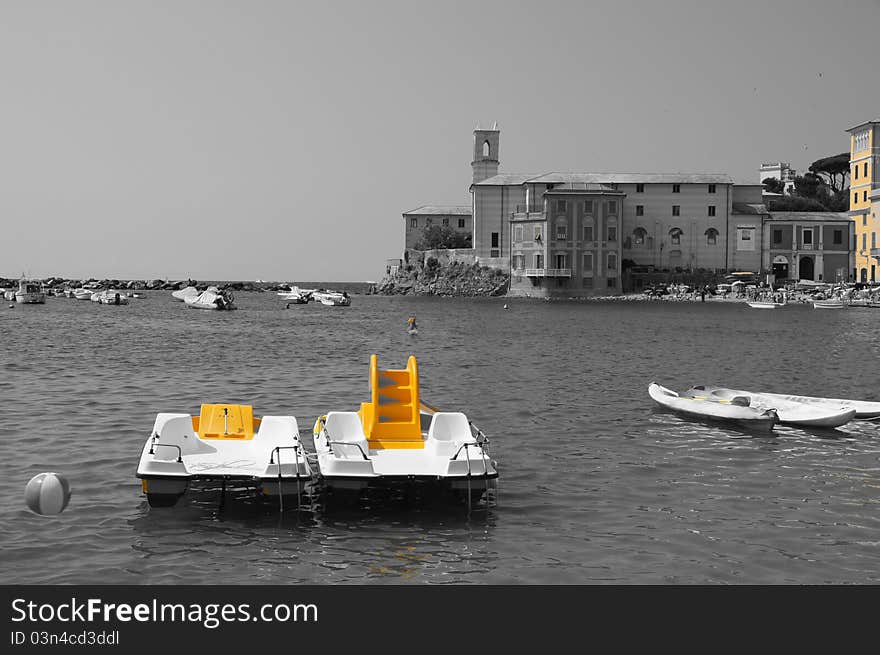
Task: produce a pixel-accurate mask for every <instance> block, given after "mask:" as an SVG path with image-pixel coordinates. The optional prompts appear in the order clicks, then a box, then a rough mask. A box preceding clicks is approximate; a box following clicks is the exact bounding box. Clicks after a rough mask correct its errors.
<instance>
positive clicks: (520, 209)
mask: <svg viewBox="0 0 880 655" xmlns="http://www.w3.org/2000/svg"><path fill="white" fill-rule="evenodd" d="M510 219H511V220H513V221H526V220H543V219H544V210H543V209H538V208H537V207H532V208H531V209H529V207H528V206H527V205H517V206H516V211H513V212H511V213H510Z"/></svg>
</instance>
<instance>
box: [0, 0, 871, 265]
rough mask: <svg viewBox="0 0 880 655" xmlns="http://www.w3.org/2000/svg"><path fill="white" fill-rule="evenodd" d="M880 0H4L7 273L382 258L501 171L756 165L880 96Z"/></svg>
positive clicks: (751, 172) (820, 145)
mask: <svg viewBox="0 0 880 655" xmlns="http://www.w3.org/2000/svg"><path fill="white" fill-rule="evenodd" d="M878 61H880V0H850V1H848V2H846V3H831V2H827V1H826V2H814V1H802V2H787V1H785V2H783V1H775V0H764V1H763V2H757V1H753V0H738V1H737V2H730V1H729V0H727V1H725V2H720V1H718V0H705V1H702V2H690V1H683V0H682V1H676V0H669V1H667V2H662V3H659V2H640V3H639V2H626V1H624V0H611V1H607V2H606V1H600V2H587V1H583V0H582V1H580V2H554V1H552V0H549V1H547V0H542V1H541V2H534V1H533V0H532V1H529V2H520V1H518V0H511V1H508V2H489V1H486V2H483V1H480V0H470V1H467V2H458V1H449V2H445V1H440V0H434V1H432V2H425V1H422V0H408V1H402V2H385V1H383V0H374V1H372V2H333V1H332V0H327V1H324V2H309V3H306V2H293V1H286V2H282V1H277V2H275V1H268V0H240V1H237V2H229V1H225V2H224V1H219V0H216V1H190V0H150V1H147V0H144V1H137V0H101V1H98V0H76V1H66V0H57V1H52V0H0V81H2V84H3V93H2V96H0V97H2V100H0V244H2V245H3V246H4V247H3V248H2V255H0V276H9V277H13V276H18V275H21V274H22V273H25V274H27V275H30V276H34V277H47V276H49V275H59V276H63V277H96V278H105V277H111V278H120V279H131V278H136V279H152V278H162V279H168V278H171V279H184V278H188V277H191V278H194V279H203V280H256V279H262V280H279V281H297V280H301V281H312V280H315V281H364V280H378V279H380V278H381V276H382V274H383V271H384V266H385V260H386V259H387V258H393V257H400V256H401V252H402V249H403V243H404V222H403V218H402V216H401V214H402V213H403V212H405V211H407V210H410V209H414V208H416V207H419V206H421V205H425V204H461V205H468V204H470V193H469V190H468V186H469V184H470V181H471V168H470V162H471V159H472V153H473V130H474V128H475V127H476V126H477V125H478V124H479V125H481V126H483V127H490V126H491V125H492V124H493V122H495V121H497V122H498V127H499V128H500V130H501V138H500V148H499V150H500V157H499V159H500V162H501V167H500V170H501V172H509V173H536V174H539V173H545V172H551V171H579V172H645V173H648V172H693V173H697V172H713V173H727V174H729V175H731V176H732V177H733V178H734V179H735V180H737V181H743V182H748V183H756V182H758V179H757V178H758V167H759V166H760V164H761V163H762V162H771V161H780V160H781V161H788V162H791V164H792V165H793V166H794V167H795V168H796V169H797V170H798V171H799V172H802V171H805V170H806V168H807V167H808V166H809V164H810V163H811V162H812V161H814V160H816V159H818V158H820V157H823V156H827V155H832V154H837V153H840V152H845V151H847V150H848V149H849V140H848V135H847V134H846V133H845V130H846V129H847V128H849V127H852V126H853V125H856V124H858V123H860V122H863V121H866V120H877V119H880V85H878V71H877V62H878Z"/></svg>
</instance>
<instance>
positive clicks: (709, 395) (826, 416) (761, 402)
mask: <svg viewBox="0 0 880 655" xmlns="http://www.w3.org/2000/svg"><path fill="white" fill-rule="evenodd" d="M682 395H683V396H687V397H688V398H701V399H708V400H714V399H718V400H720V401H722V402H723V401H727V402H732V401H733V400H735V399H737V398H748V399H749V407H754V408H755V409H764V410H771V409H772V410H775V411H776V414H777V415H778V416H779V422H780V423H784V424H786V425H794V426H802V427H813V428H836V427H840V426H841V425H844V424H846V423H849V422H850V421H851V420H852V419H854V418H855V416H856V410H855V409H854V408H853V407H851V406H849V405H847V404H846V401H840V403H839V404H838V403H827V404H822V405H819V404H809V403H804V402H800V401H797V400H792V399H790V398H784V397H780V396H770V395H768V394H762V393H755V392H754V391H741V390H738V389H728V388H726V387H714V386H706V385H699V386H694V387H691V388H690V389H688V390H687V391H686V392H684V393H683V394H682Z"/></svg>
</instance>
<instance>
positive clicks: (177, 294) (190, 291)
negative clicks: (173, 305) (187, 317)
mask: <svg viewBox="0 0 880 655" xmlns="http://www.w3.org/2000/svg"><path fill="white" fill-rule="evenodd" d="M200 293H201V291H199V290H198V289H196V288H195V287H184V288H183V289H178V290H177V291H172V292H171V297H172V298H175V299H177V300H185V299H186V298H188V297H190V296H192V297H195V296H198V295H199V294H200Z"/></svg>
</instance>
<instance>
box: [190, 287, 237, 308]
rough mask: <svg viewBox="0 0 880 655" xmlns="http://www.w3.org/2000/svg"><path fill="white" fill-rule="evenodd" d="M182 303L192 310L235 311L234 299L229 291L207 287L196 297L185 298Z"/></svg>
mask: <svg viewBox="0 0 880 655" xmlns="http://www.w3.org/2000/svg"><path fill="white" fill-rule="evenodd" d="M183 302H184V303H185V304H186V306H187V307H192V308H193V309H220V310H224V309H225V310H230V309H235V308H236V307H235V298H234V297H233V295H232V291H230V290H229V289H222V290H221V289H218V288H217V287H208V288H207V289H205V290H204V291H202V292H201V293H200V294H199V295H197V296H192V295H189V296H186V297H184V299H183Z"/></svg>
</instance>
